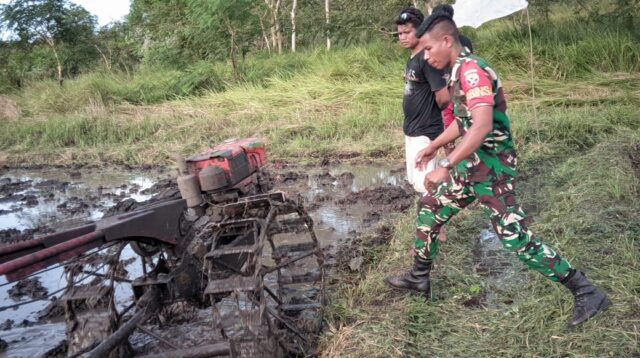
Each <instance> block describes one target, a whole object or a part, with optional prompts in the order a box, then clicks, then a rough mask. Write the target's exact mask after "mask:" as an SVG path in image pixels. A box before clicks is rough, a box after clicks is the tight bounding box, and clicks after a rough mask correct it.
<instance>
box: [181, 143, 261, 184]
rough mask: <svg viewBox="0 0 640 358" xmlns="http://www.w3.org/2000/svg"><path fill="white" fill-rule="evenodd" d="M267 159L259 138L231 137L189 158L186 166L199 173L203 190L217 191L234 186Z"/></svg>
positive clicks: (258, 168) (254, 171) (256, 170)
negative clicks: (238, 138)
mask: <svg viewBox="0 0 640 358" xmlns="http://www.w3.org/2000/svg"><path fill="white" fill-rule="evenodd" d="M266 162H267V158H266V150H265V146H264V144H263V143H262V142H260V141H259V140H258V139H256V138H248V139H242V140H233V139H232V140H226V141H225V142H224V143H222V144H219V145H216V146H214V147H212V148H207V149H206V150H204V151H203V152H201V153H200V154H197V155H194V156H192V157H190V158H187V169H188V171H189V173H190V174H194V175H196V176H197V177H198V180H199V183H200V188H201V189H202V191H216V190H222V189H225V188H230V187H233V186H234V185H236V184H238V183H239V182H241V181H242V180H243V179H245V178H247V177H248V176H250V175H251V174H253V173H256V172H258V171H259V170H260V168H261V167H262V166H264V165H265V164H266Z"/></svg>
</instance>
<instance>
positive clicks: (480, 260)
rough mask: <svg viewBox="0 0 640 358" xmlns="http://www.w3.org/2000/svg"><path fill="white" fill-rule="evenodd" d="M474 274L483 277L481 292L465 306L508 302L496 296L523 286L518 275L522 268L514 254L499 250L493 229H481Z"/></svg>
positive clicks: (491, 305)
mask: <svg viewBox="0 0 640 358" xmlns="http://www.w3.org/2000/svg"><path fill="white" fill-rule="evenodd" d="M473 259H474V264H475V270H476V272H477V273H478V274H479V275H481V276H483V277H484V279H483V285H484V286H485V289H484V290H483V292H481V293H480V294H479V295H478V296H477V297H475V298H472V299H471V300H470V301H469V305H472V306H483V307H488V308H496V307H498V306H500V305H501V304H505V303H507V304H509V303H512V302H510V301H508V300H507V301H505V300H504V299H502V298H501V296H500V293H501V292H505V291H509V290H511V289H513V288H514V287H518V286H523V285H525V284H526V283H527V276H526V275H525V274H524V273H523V272H522V271H524V270H525V269H524V266H523V265H522V263H520V261H519V260H518V258H517V257H516V255H515V254H513V253H511V252H509V251H507V250H506V249H504V248H503V247H502V243H501V242H500V239H499V238H498V235H497V234H496V233H495V231H494V230H493V228H488V229H483V230H482V232H481V233H480V236H479V237H478V239H477V241H476V245H475V248H474V252H473Z"/></svg>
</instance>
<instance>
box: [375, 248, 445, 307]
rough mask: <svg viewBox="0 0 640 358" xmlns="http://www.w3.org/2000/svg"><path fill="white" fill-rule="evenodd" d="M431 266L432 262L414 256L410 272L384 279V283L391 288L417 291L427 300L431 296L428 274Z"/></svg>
mask: <svg viewBox="0 0 640 358" xmlns="http://www.w3.org/2000/svg"><path fill="white" fill-rule="evenodd" d="M432 265H433V260H427V259H423V258H421V257H420V256H419V255H416V256H415V258H414V263H413V267H412V268H411V270H409V271H408V272H405V273H404V274H403V275H401V276H389V277H386V278H385V279H384V282H386V283H387V284H388V285H389V286H391V287H393V288H399V289H404V290H413V291H417V292H420V293H422V294H423V295H424V296H425V297H427V298H429V296H430V294H431V280H429V273H430V272H431V266H432Z"/></svg>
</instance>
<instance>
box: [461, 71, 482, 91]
mask: <svg viewBox="0 0 640 358" xmlns="http://www.w3.org/2000/svg"><path fill="white" fill-rule="evenodd" d="M463 76H464V80H465V81H467V84H468V85H469V86H470V87H475V86H477V85H478V82H480V76H479V75H478V70H477V69H475V68H471V69H468V70H466V71H464V74H463Z"/></svg>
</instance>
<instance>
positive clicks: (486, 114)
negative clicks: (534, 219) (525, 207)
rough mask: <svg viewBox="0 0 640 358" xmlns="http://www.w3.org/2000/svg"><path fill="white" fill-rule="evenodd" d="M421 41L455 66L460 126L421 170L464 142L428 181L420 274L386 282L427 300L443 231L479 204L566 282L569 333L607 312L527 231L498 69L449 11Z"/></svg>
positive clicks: (510, 246) (525, 256) (426, 155)
mask: <svg viewBox="0 0 640 358" xmlns="http://www.w3.org/2000/svg"><path fill="white" fill-rule="evenodd" d="M418 35H419V36H421V40H420V41H421V43H422V45H423V46H424V49H425V58H427V59H428V61H429V64H430V65H432V66H433V67H435V68H439V69H442V68H447V67H448V68H452V73H451V77H450V83H449V88H450V91H451V98H452V102H453V104H454V115H455V117H456V123H457V125H451V126H449V127H448V128H447V129H446V130H445V131H444V132H443V134H442V135H440V136H439V137H438V138H436V139H435V140H434V141H433V142H432V143H431V144H430V145H429V146H428V147H427V148H425V149H423V150H422V151H421V152H419V153H418V155H417V157H416V163H417V165H422V164H423V163H425V162H426V161H428V160H430V159H431V158H433V157H434V156H435V154H436V152H437V150H438V148H440V147H442V146H444V145H445V144H447V143H450V142H452V141H454V140H455V139H456V138H458V137H463V140H462V141H461V142H460V144H459V145H457V147H456V149H455V150H454V151H453V152H452V153H450V154H449V155H448V156H447V157H446V158H445V159H442V160H441V161H440V162H439V167H438V168H437V169H436V170H434V171H432V172H431V173H429V174H428V175H427V177H426V179H425V186H427V187H430V191H429V192H427V194H425V195H424V196H423V197H422V199H421V208H420V212H419V214H418V218H417V220H416V225H417V230H416V237H417V238H416V241H415V251H416V256H415V261H414V266H413V268H412V269H411V270H410V271H409V272H407V273H405V274H404V275H402V276H396V277H388V278H387V279H386V280H385V281H386V282H387V283H388V284H389V285H391V286H392V287H395V288H401V289H410V290H414V291H418V292H421V293H423V294H425V295H426V294H428V293H429V292H430V281H429V273H430V271H431V266H432V264H433V259H434V258H435V257H436V256H437V254H438V250H439V246H440V241H439V240H438V236H439V233H440V230H441V228H442V226H443V225H444V224H445V223H446V222H448V221H449V219H451V218H452V217H453V216H454V215H455V214H457V213H458V212H459V211H460V210H462V209H464V208H465V207H466V206H468V205H469V204H471V203H472V202H474V201H475V200H478V201H479V202H480V203H481V204H482V206H484V207H485V208H486V209H488V210H487V211H488V212H489V216H490V219H491V223H492V224H493V227H494V229H495V231H496V233H497V234H498V237H499V238H500V240H501V242H502V244H503V246H504V247H505V248H506V249H507V250H509V251H512V252H515V253H516V254H517V256H518V258H519V259H520V260H521V261H522V262H523V263H525V264H526V265H527V266H528V267H529V268H531V269H533V270H535V271H538V272H540V273H541V274H543V275H545V276H546V277H547V278H549V279H550V280H551V281H555V282H560V283H562V284H564V285H565V286H566V287H567V288H568V289H569V290H570V291H571V292H572V293H573V295H574V298H575V300H574V315H573V318H572V319H571V321H570V322H569V326H570V327H573V326H576V325H578V324H580V323H582V322H584V321H586V320H587V319H589V318H590V317H592V316H594V315H595V314H597V313H598V312H600V311H602V310H604V309H606V308H608V307H609V306H610V305H611V302H610V301H609V299H607V297H606V296H605V295H604V294H603V293H602V292H601V291H600V290H599V289H598V288H596V287H595V286H593V285H592V284H591V283H590V282H589V281H588V280H587V278H586V277H585V276H584V274H583V273H582V272H580V271H577V270H574V269H573V268H572V267H571V265H570V264H569V262H567V260H565V259H563V258H562V257H561V256H560V255H559V254H558V253H556V251H555V250H554V249H553V248H551V247H550V246H548V245H546V244H544V243H543V242H541V241H539V240H538V239H537V238H535V237H534V236H533V233H532V232H531V231H530V230H529V229H527V226H526V224H525V220H524V219H525V213H524V212H523V211H522V208H521V207H520V205H519V204H518V200H517V197H516V194H515V182H516V176H517V172H516V152H515V149H514V145H513V138H512V136H511V129H510V126H509V119H508V117H507V115H506V101H505V97H504V94H503V92H502V87H501V85H500V80H499V78H498V76H497V75H496V73H495V71H493V70H492V69H491V68H490V67H489V66H488V65H487V63H486V62H485V61H484V60H482V59H481V58H479V57H476V56H474V55H471V54H469V52H468V51H467V50H466V49H465V48H464V47H462V46H461V45H460V41H459V37H458V36H459V35H458V30H457V27H456V25H455V23H454V22H453V19H452V18H451V16H450V15H448V14H447V13H446V12H438V11H434V13H433V14H432V15H431V16H430V17H429V18H427V19H426V20H425V21H424V22H423V24H422V25H421V26H420V28H419V31H418Z"/></svg>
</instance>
